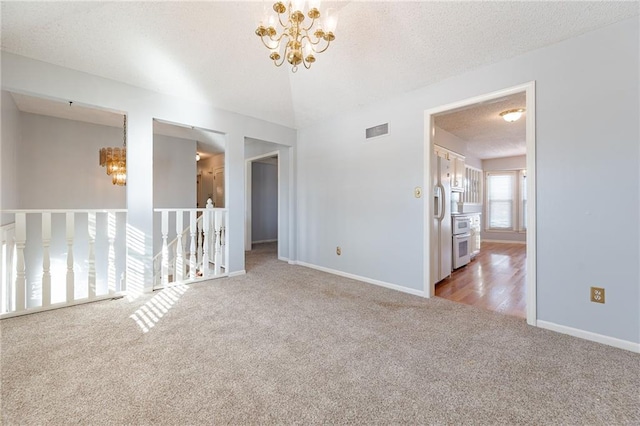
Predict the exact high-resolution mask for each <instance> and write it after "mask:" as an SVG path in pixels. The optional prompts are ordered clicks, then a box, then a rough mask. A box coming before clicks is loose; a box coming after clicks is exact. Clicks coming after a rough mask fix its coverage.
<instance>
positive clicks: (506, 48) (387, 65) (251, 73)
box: [1, 1, 638, 127]
mask: <svg viewBox="0 0 640 426" xmlns="http://www.w3.org/2000/svg"><path fill="white" fill-rule="evenodd" d="M326 3H330V2H323V4H324V5H326ZM334 3H335V2H334ZM334 6H335V7H336V8H337V9H339V14H338V28H337V31H336V36H337V38H336V40H335V42H334V43H333V45H332V46H331V47H330V48H329V50H328V51H327V52H325V53H323V54H321V55H319V56H318V61H317V62H316V63H315V64H314V65H313V67H312V68H311V70H305V69H301V70H299V71H298V72H297V73H296V74H292V73H291V71H290V70H289V69H287V68H286V67H282V68H276V67H274V66H273V65H272V63H271V61H270V60H269V59H268V53H269V52H268V51H267V50H266V49H265V48H264V47H263V46H262V43H261V42H260V40H259V39H258V37H256V36H255V34H254V32H253V31H254V29H255V26H256V23H257V22H258V19H259V16H260V14H261V13H262V8H263V4H262V3H260V2H240V1H237V2H228V1H226V2H206V1H205V2H102V1H100V2H91V1H88V2H58V1H54V2H2V6H1V7H2V49H3V50H6V51H9V52H13V53H17V54H19V55H24V56H27V57H31V58H35V59H39V60H42V61H45V62H50V63H53V64H58V65H61V66H65V67H68V68H72V69H76V70H80V71H84V72H88V73H91V74H95V75H99V76H102V77H106V78H110V79H114V80H119V81H122V82H125V83H128V84H132V85H135V86H140V87H143V88H147V89H150V90H154V91H157V92H162V93H167V94H171V95H176V96H181V97H184V98H188V99H194V100H199V101H205V102H208V103H211V104H213V105H215V106H217V107H220V108H223V109H226V110H230V111H234V112H239V113H242V114H246V115H250V116H254V117H258V118H261V119H264V120H268V121H272V122H276V123H280V124H284V125H287V126H293V127H302V126H305V125H308V124H310V123H312V122H314V121H316V120H318V119H322V118H326V117H328V116H331V115H334V114H339V113H340V112H343V111H347V110H350V109H353V108H356V107H358V106H361V105H364V104H367V103H370V102H372V101H376V100H381V99H385V98H388V97H390V96H394V95H397V94H399V93H402V92H406V91H409V90H412V89H415V88H418V87H422V86H426V85H429V84H432V83H434V82H437V81H440V80H443V79H445V78H447V77H450V76H452V75H456V74H460V73H463V72H465V71H468V70H471V69H473V68H476V67H479V66H482V65H487V64H490V63H493V62H496V61H500V60H503V59H507V58H510V57H513V56H516V55H518V54H522V53H524V52H527V51H529V50H532V49H536V48H540V47H542V46H545V45H549V44H552V43H555V42H558V41H561V40H563V39H566V38H569V37H573V36H575V35H578V34H581V33H584V32H586V31H590V30H593V29H595V28H598V27H601V26H605V25H608V24H611V23H613V22H616V21H619V20H622V19H625V18H629V17H632V16H637V15H638V2H573V1H570V2H516V1H513V2H375V3H374V2H340V3H338V4H334Z"/></svg>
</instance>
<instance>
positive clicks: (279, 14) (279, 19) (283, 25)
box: [277, 8, 291, 28]
mask: <svg viewBox="0 0 640 426" xmlns="http://www.w3.org/2000/svg"><path fill="white" fill-rule="evenodd" d="M289 9H290V8H288V9H287V12H288V13H289V17H288V18H291V10H289ZM277 15H278V21H279V22H280V26H281V27H282V28H287V26H286V25H285V24H284V22H282V16H281V15H283V14H281V13H278V14H277Z"/></svg>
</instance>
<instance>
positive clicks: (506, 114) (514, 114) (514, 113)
mask: <svg viewBox="0 0 640 426" xmlns="http://www.w3.org/2000/svg"><path fill="white" fill-rule="evenodd" d="M523 113H524V108H518V109H510V110H507V111H502V112H501V113H500V117H502V118H504V121H508V122H509V123H513V122H514V121H518V120H519V119H520V117H522V114H523Z"/></svg>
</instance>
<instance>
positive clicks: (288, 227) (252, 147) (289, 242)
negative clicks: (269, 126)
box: [245, 138, 296, 261]
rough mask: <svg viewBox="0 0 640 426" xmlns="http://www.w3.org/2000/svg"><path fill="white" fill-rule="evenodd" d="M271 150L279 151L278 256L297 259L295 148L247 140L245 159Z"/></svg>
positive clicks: (285, 258) (252, 139) (253, 139)
mask: <svg viewBox="0 0 640 426" xmlns="http://www.w3.org/2000/svg"><path fill="white" fill-rule="evenodd" d="M271 152H277V153H278V164H279V170H278V188H279V191H280V202H279V204H278V210H279V216H280V219H279V221H278V257H279V258H280V259H281V260H291V261H293V260H295V259H296V241H295V234H294V233H295V220H296V213H295V204H294V198H293V197H294V194H295V178H294V175H295V148H293V147H289V146H286V145H283V144H280V143H273V142H266V141H263V140H258V139H255V138H246V140H245V159H250V158H255V157H259V156H262V155H265V154H269V153H271Z"/></svg>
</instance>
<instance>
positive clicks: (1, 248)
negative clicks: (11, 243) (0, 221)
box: [0, 229, 9, 314]
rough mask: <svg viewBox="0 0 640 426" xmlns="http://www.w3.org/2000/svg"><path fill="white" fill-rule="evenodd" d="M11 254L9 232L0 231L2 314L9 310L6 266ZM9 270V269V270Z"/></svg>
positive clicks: (0, 299)
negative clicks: (8, 239) (8, 244)
mask: <svg viewBox="0 0 640 426" xmlns="http://www.w3.org/2000/svg"><path fill="white" fill-rule="evenodd" d="M8 257H9V253H8V252H7V232H6V231H5V230H4V229H0V314H4V313H5V312H7V311H8V309H7V297H6V296H7V281H6V278H7V277H6V275H5V273H6V272H5V270H4V265H9V263H8V262H7V258H8ZM7 269H9V268H7Z"/></svg>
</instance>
